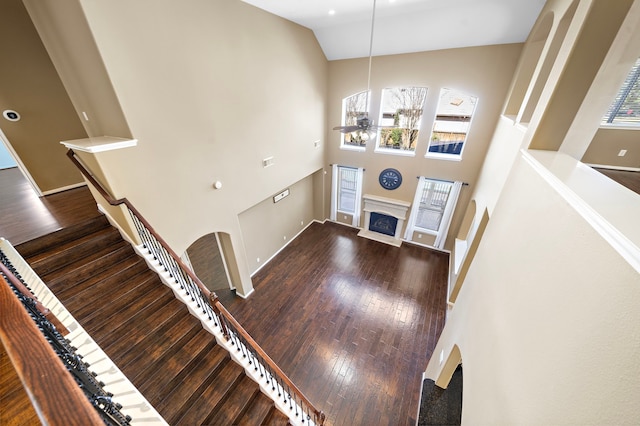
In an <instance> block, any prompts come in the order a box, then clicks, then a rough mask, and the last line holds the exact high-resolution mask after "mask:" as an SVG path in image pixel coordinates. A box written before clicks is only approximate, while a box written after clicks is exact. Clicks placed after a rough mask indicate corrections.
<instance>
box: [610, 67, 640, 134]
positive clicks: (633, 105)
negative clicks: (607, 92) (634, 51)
mask: <svg viewBox="0 0 640 426" xmlns="http://www.w3.org/2000/svg"><path fill="white" fill-rule="evenodd" d="M601 124H603V125H605V126H606V125H620V126H632V127H638V126H640V58H638V60H637V61H636V63H635V64H634V65H633V67H631V71H629V74H628V75H627V78H626V79H625V81H624V83H623V84H622V87H621V88H620V91H619V92H618V94H617V95H616V98H615V99H614V100H613V102H612V103H611V105H610V106H609V109H608V110H607V112H606V114H605V115H604V117H602V123H601Z"/></svg>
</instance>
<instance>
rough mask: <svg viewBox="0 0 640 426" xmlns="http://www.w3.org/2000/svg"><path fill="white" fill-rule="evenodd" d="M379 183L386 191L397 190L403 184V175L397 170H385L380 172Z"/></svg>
mask: <svg viewBox="0 0 640 426" xmlns="http://www.w3.org/2000/svg"><path fill="white" fill-rule="evenodd" d="M378 182H380V185H381V186H382V187H383V188H384V189H389V190H392V189H396V188H397V187H399V186H400V184H401V183H402V175H401V174H400V172H399V171H397V170H396V169H384V170H383V171H382V172H380V176H379V177H378Z"/></svg>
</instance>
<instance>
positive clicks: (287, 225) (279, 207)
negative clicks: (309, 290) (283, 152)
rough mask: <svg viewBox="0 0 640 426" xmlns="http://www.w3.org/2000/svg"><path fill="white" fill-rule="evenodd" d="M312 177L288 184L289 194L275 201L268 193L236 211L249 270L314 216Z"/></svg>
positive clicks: (252, 271) (272, 253)
mask: <svg viewBox="0 0 640 426" xmlns="http://www.w3.org/2000/svg"><path fill="white" fill-rule="evenodd" d="M313 181H314V179H313V175H310V176H307V177H306V178H304V179H302V180H300V181H299V182H296V183H294V184H293V185H290V186H288V187H287V188H288V189H289V195H288V196H287V197H285V198H283V199H282V200H280V201H278V202H277V203H274V202H273V198H272V197H269V198H267V199H266V200H264V201H262V202H260V203H258V204H256V205H255V206H253V207H251V208H250V209H249V210H245V211H244V212H242V213H240V215H239V216H238V219H239V221H240V229H241V230H242V235H243V239H244V245H245V247H246V250H247V259H248V261H249V265H250V266H249V268H250V270H251V273H254V272H255V271H256V270H258V269H259V268H261V267H262V266H263V265H264V264H265V263H266V262H267V261H268V260H269V259H270V258H271V257H272V256H273V255H274V254H275V253H276V252H277V251H278V250H280V248H282V246H284V245H285V244H287V243H289V241H290V240H291V239H293V238H294V237H295V236H296V235H297V234H298V233H299V232H300V231H302V230H303V229H304V228H305V227H306V226H307V225H309V223H311V221H312V220H313V219H314V216H313V194H314V188H313ZM284 189H286V188H283V190H284ZM274 195H275V194H274ZM258 259H259V260H258Z"/></svg>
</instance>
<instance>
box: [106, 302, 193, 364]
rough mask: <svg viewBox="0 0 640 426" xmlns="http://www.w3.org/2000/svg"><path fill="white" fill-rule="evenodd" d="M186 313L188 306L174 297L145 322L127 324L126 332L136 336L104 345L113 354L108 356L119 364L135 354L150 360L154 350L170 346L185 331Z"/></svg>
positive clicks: (129, 360)
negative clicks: (107, 345)
mask: <svg viewBox="0 0 640 426" xmlns="http://www.w3.org/2000/svg"><path fill="white" fill-rule="evenodd" d="M174 301H175V302H174ZM189 316H190V315H189V311H188V309H187V307H186V306H184V304H183V303H182V302H180V301H179V300H177V299H173V300H172V301H171V302H170V303H169V304H167V305H164V306H163V307H162V308H161V309H160V311H158V312H154V313H153V314H152V315H149V316H148V317H146V318H145V324H142V323H140V322H137V323H135V324H134V325H133V327H127V330H126V332H127V333H129V334H131V335H132V336H131V337H133V336H135V338H129V339H120V340H116V342H115V343H114V344H112V345H110V346H109V347H106V348H105V352H107V353H108V354H113V355H110V357H111V359H113V360H114V361H115V362H116V363H117V364H118V365H120V366H121V368H122V367H125V366H126V365H128V364H129V363H130V362H132V361H134V360H136V359H137V358H142V359H144V360H145V362H151V360H152V359H153V358H152V357H151V354H152V353H153V351H154V350H155V351H160V350H164V349H166V348H167V347H170V344H169V343H170V342H172V341H173V340H174V339H176V338H178V337H179V336H180V335H181V334H180V332H183V333H184V330H185V329H186V328H187V327H188V326H189V325H193V322H191V318H189Z"/></svg>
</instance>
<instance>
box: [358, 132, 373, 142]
mask: <svg viewBox="0 0 640 426" xmlns="http://www.w3.org/2000/svg"><path fill="white" fill-rule="evenodd" d="M370 136H371V135H369V132H362V134H361V135H360V139H362V140H363V141H365V142H366V141H368V140H369V139H370Z"/></svg>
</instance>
